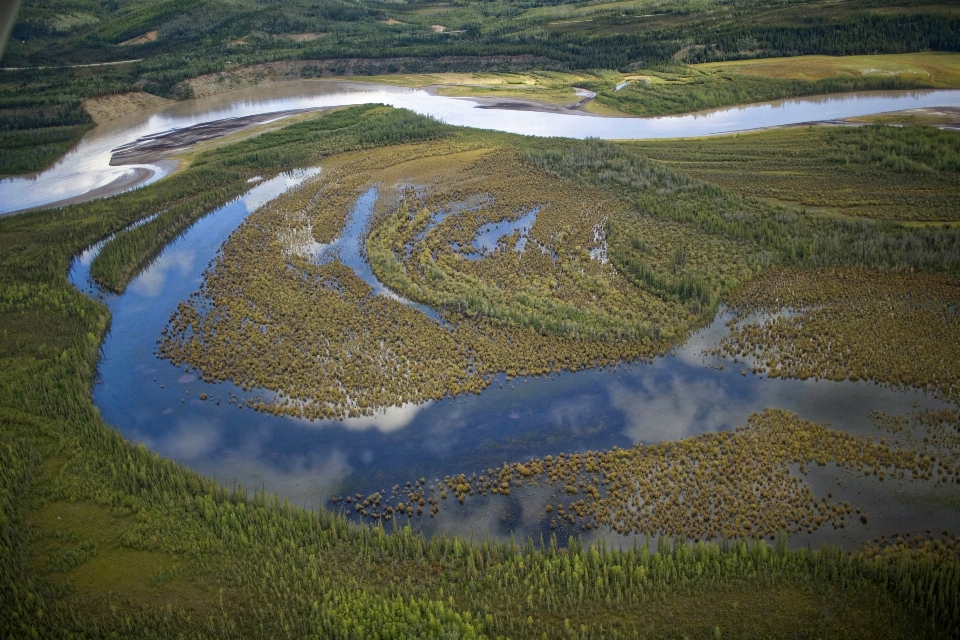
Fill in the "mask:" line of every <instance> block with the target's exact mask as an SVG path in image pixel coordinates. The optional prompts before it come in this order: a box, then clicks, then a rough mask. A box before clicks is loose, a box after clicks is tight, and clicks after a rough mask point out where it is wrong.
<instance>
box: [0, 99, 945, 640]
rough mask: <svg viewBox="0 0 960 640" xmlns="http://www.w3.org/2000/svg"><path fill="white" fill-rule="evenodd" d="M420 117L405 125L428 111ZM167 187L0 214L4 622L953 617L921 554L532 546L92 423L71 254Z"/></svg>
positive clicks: (813, 623) (87, 626)
mask: <svg viewBox="0 0 960 640" xmlns="http://www.w3.org/2000/svg"><path fill="white" fill-rule="evenodd" d="M390 117H391V116H390V115H389V114H386V115H384V113H383V110H379V109H369V108H355V109H351V110H345V111H344V112H341V114H340V115H339V116H337V118H340V120H339V122H340V124H341V125H342V126H341V127H334V129H337V128H339V129H346V130H347V131H346V133H345V134H344V135H347V134H349V135H350V136H353V139H354V140H355V141H360V142H361V143H363V144H369V145H375V144H382V143H385V142H391V141H396V140H390V139H384V138H379V139H378V138H376V137H370V138H368V139H364V137H363V136H362V135H361V134H362V131H361V130H362V126H361V124H362V122H363V121H364V119H365V118H369V119H370V120H371V121H372V123H374V124H376V123H377V122H378V118H380V119H381V120H380V122H381V123H384V122H389V118H390ZM392 117H396V118H401V119H403V118H409V116H404V115H402V114H401V115H399V116H392ZM327 118H331V116H324V117H323V118H320V119H319V120H318V121H317V122H321V121H323V120H325V119H327ZM382 118H387V120H386V121H384V120H382ZM334 120H336V118H334ZM329 122H330V121H329V120H328V121H327V123H328V125H329ZM351 123H352V124H351ZM414 125H416V122H411V123H410V126H408V127H405V128H403V131H407V132H408V133H409V132H410V131H411V128H412V129H413V130H414V131H416V130H421V131H429V130H430V127H431V126H433V125H429V122H422V124H421V125H419V127H418V126H414ZM351 127H353V128H354V129H353V132H352V133H351ZM330 129H331V127H329V126H327V130H326V131H323V132H320V131H317V142H311V143H310V144H311V145H313V144H321V142H319V141H320V140H321V139H323V138H325V137H330V136H331V131H330ZM373 131H374V132H377V131H381V128H378V127H377V126H374V127H373ZM303 133H304V129H302V128H301V129H296V130H294V131H289V130H285V131H281V132H278V133H275V134H265V135H264V136H262V137H261V138H258V139H256V140H255V141H252V142H246V143H242V144H239V145H235V146H233V147H226V148H224V149H221V150H218V151H216V152H212V153H211V155H210V156H209V157H208V158H207V165H206V166H209V165H212V164H215V163H218V162H219V163H222V166H225V167H234V169H233V170H235V171H236V172H238V173H241V174H244V175H245V174H246V173H247V172H251V173H252V172H254V171H260V170H262V168H263V166H264V165H265V164H267V163H269V162H274V163H276V164H272V165H269V166H274V167H279V166H281V165H282V164H283V163H284V162H288V161H289V162H291V163H295V162H298V161H300V160H302V159H303V158H310V157H312V156H311V155H310V153H309V150H307V151H304V150H298V148H297V147H296V144H297V141H298V140H302V138H303V136H302V134H303ZM285 136H286V137H285ZM283 140H286V141H287V142H288V144H289V145H291V152H290V153H289V154H286V153H285V152H284V147H283V145H281V144H280V143H281V142H282V141H283ZM195 166H196V163H195ZM199 166H200V167H202V166H205V165H204V164H202V163H201V164H200V165H199ZM182 175H183V176H184V177H183V178H181V180H183V181H184V182H181V183H177V184H181V185H186V186H189V185H190V182H189V180H191V179H192V178H193V177H195V176H201V175H202V172H201V171H200V169H199V168H193V167H192V168H191V169H189V170H187V171H185V172H184V173H183V174H182ZM221 197H223V198H226V197H228V194H226V193H224V194H221ZM163 203H166V204H174V203H175V194H173V193H172V192H171V191H170V190H169V188H168V186H167V181H160V182H158V183H155V184H153V185H150V186H147V187H144V188H143V189H140V190H137V191H134V192H131V193H127V194H123V195H120V196H117V197H116V198H113V199H108V200H103V201H95V202H92V203H87V204H83V205H76V206H71V207H66V208H64V209H61V210H57V211H43V212H36V213H29V214H23V215H18V216H15V217H12V218H4V219H3V220H0V332H2V333H0V335H2V339H0V434H2V444H0V627H2V630H3V631H4V635H6V636H10V637H70V636H74V637H88V638H97V637H138V638H153V637H157V638H161V637H162V638H168V637H176V636H179V635H183V636H184V637H208V638H234V637H235V638H254V637H306V636H310V637H324V638H348V637H371V638H373V637H382V638H396V637H417V638H425V637H426V638H428V637H437V638H439V637H454V636H457V637H462V638H471V637H483V636H486V637H497V636H503V637H516V638H526V637H543V636H546V637H548V638H561V637H563V638H567V637H585V638H591V637H592V638H599V637H605V638H617V637H633V636H635V635H637V634H638V633H644V634H646V635H648V636H649V637H679V636H689V637H695V638H708V637H718V636H719V637H744V636H749V637H757V636H761V637H790V638H794V637H810V638H814V637H826V636H839V637H863V638H867V637H870V638H898V637H916V636H917V635H923V636H925V637H937V636H938V635H939V636H942V637H950V636H951V635H953V634H955V630H956V629H957V628H958V621H960V598H958V595H957V594H960V569H958V565H957V564H956V563H951V562H947V563H937V564H934V563H933V562H931V561H930V560H929V559H928V557H927V556H925V555H923V554H922V553H920V552H909V551H903V552H902V553H898V554H895V555H888V556H882V557H878V558H868V557H866V556H863V555H860V554H855V555H852V556H847V555H845V554H843V553H842V552H840V551H838V550H829V549H828V550H823V551H813V552H811V551H806V550H798V551H788V550H787V549H786V545H785V541H780V542H779V543H778V544H777V545H776V546H769V545H767V544H764V543H750V542H736V543H724V544H705V545H704V544H698V545H692V544H689V543H688V544H681V543H679V542H676V543H673V544H670V543H668V542H667V541H665V540H661V544H660V545H659V547H660V548H659V552H658V553H650V551H649V550H648V549H647V548H645V547H640V548H637V549H631V550H625V551H615V550H610V549H605V548H603V547H602V546H601V547H593V548H589V549H585V548H583V547H582V546H581V545H580V544H579V543H578V542H577V541H576V540H570V541H569V543H568V545H567V546H566V548H565V549H558V548H557V547H556V545H554V544H552V543H551V542H550V541H547V542H546V543H545V544H544V545H543V549H542V550H537V549H536V548H535V547H536V546H539V545H534V544H533V543H532V542H528V543H524V544H521V545H512V544H508V543H495V542H483V543H477V542H468V541H465V540H460V539H453V538H448V537H437V538H435V539H433V540H431V541H426V540H424V539H423V538H421V537H419V536H417V535H415V534H413V533H411V532H410V531H409V530H400V531H398V532H396V533H388V532H384V531H382V530H380V529H378V528H369V527H358V526H355V525H351V524H349V523H348V522H347V521H346V519H345V518H343V517H342V516H337V515H334V514H332V513H330V512H327V511H316V512H309V511H305V510H301V509H298V508H293V507H290V506H289V505H286V504H283V503H281V502H279V501H278V500H276V499H275V498H273V497H272V496H268V495H263V494H259V493H256V494H254V495H250V494H249V493H248V492H246V491H245V490H243V489H242V488H239V487H238V488H235V489H234V490H229V489H227V488H225V487H223V486H221V485H218V484H216V483H215V482H212V481H210V480H207V479H205V478H203V477H201V476H199V475H198V474H196V473H194V472H192V471H190V470H188V469H185V468H182V467H180V466H178V465H176V464H175V463H173V462H171V461H169V460H165V459H163V458H161V457H159V456H157V455H155V454H152V453H150V452H148V451H147V450H146V448H145V447H143V446H142V445H140V446H135V445H133V444H132V443H129V442H127V441H125V440H124V439H123V438H122V437H121V436H120V435H119V434H118V433H117V432H116V431H114V430H113V429H112V428H111V427H110V426H109V425H106V424H104V423H103V422H102V420H101V418H100V415H99V413H98V412H97V410H96V408H95V407H94V405H93V403H92V400H91V397H90V388H91V385H92V383H93V378H94V371H95V367H96V362H97V359H98V348H99V345H100V341H101V340H102V339H103V337H104V335H105V333H106V331H107V327H108V326H109V313H108V310H107V308H106V307H105V306H104V305H103V304H102V303H100V302H96V301H94V300H91V299H89V298H87V297H86V296H84V295H82V294H81V293H79V292H78V291H76V290H75V289H73V288H72V287H71V286H70V284H69V283H68V281H67V279H66V271H67V266H68V263H69V259H70V257H71V256H72V255H74V254H76V253H77V252H78V251H80V250H81V249H82V248H84V247H85V246H87V245H89V244H90V243H92V242H94V241H95V240H97V239H99V238H102V237H105V236H106V235H108V234H110V233H113V232H116V231H119V230H120V229H122V228H123V227H124V226H125V225H127V224H129V223H131V222H133V221H135V220H137V219H139V218H141V217H142V216H144V215H147V214H148V213H150V212H151V211H152V210H153V209H151V207H150V206H146V205H148V204H153V205H161V204H163ZM213 204H214V203H212V202H211V203H210V206H213ZM56 518H60V520H57V519H56ZM51 559H52V561H51ZM40 567H44V568H43V569H41V568H40Z"/></svg>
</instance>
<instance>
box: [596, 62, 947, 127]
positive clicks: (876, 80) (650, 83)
mask: <svg viewBox="0 0 960 640" xmlns="http://www.w3.org/2000/svg"><path fill="white" fill-rule="evenodd" d="M680 53H684V52H683V51H681V52H678V58H677V59H678V60H680V59H683V57H682V56H680V55H679V54H680ZM626 79H628V80H630V82H629V84H627V85H625V86H622V87H621V88H620V89H619V90H618V89H617V88H616V86H614V85H612V84H611V83H610V82H609V81H608V82H598V83H596V84H587V85H586V86H587V87H589V88H591V89H594V90H595V91H597V97H596V102H597V103H598V104H600V105H602V106H604V107H607V108H608V109H613V110H617V111H620V112H622V113H625V114H631V115H638V116H655V115H663V114H668V113H683V112H688V111H699V110H702V109H710V108H715V107H724V106H729V105H735V104H747V103H752V102H767V101H770V100H781V99H784V98H795V97H800V96H813V95H821V94H829V93H842V92H848V91H868V90H883V89H943V88H955V87H958V86H960V54H956V53H937V52H935V53H910V54H894V55H868V56H797V57H791V58H768V59H762V60H738V61H727V62H713V63H705V64H698V65H684V64H680V63H675V64H672V65H667V64H661V65H658V66H656V67H654V68H651V69H642V70H637V71H636V72H635V73H634V74H628V75H627V76H626ZM617 82H618V83H619V82H621V81H620V80H618V81H617Z"/></svg>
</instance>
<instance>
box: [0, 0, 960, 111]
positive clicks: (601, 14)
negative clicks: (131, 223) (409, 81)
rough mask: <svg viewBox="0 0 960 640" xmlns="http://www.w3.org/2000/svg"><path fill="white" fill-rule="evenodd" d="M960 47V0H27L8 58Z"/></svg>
mask: <svg viewBox="0 0 960 640" xmlns="http://www.w3.org/2000/svg"><path fill="white" fill-rule="evenodd" d="M958 48H960V7H957V6H956V4H955V3H951V2H948V1H940V2H938V1H937V0H926V1H925V0H917V1H916V2H911V1H910V0H873V1H871V2H867V1H864V0H851V1H845V2H839V3H837V2H820V3H817V2H812V3H806V2H803V3H801V2H793V1H791V0H786V1H784V0H759V1H757V2H736V3H730V2H709V1H707V2H705V1H703V0H679V1H677V2H670V3H667V2H663V1H662V0H639V1H629V2H613V3H609V2H607V3H603V4H597V3H591V2H581V3H565V2H562V1H561V2H550V1H546V2H542V1H541V2H533V1H529V0H493V1H482V2H481V1H477V0H462V1H459V2H455V3H436V2H407V3H376V2H361V1H356V0H353V1H350V0H289V1H287V0H284V1H283V2H279V1H274V0H266V1H265V0H229V1H227V0H146V1H143V0H27V1H26V2H24V5H23V7H22V8H21V11H20V15H19V17H18V20H17V23H16V25H15V27H14V31H13V37H12V39H11V44H10V47H9V50H8V51H7V53H6V54H5V56H4V58H3V61H2V64H3V66H5V67H32V66H47V65H61V64H89V63H97V62H108V61H117V60H129V59H147V60H149V61H151V63H150V64H148V65H146V67H145V68H144V69H143V71H144V73H145V75H146V77H148V78H150V79H151V81H152V82H154V83H155V84H158V85H161V86H157V87H156V88H155V89H154V91H157V90H159V92H161V93H162V92H163V89H164V88H166V89H169V88H170V87H171V86H173V84H175V83H176V82H177V81H179V80H181V79H182V78H183V77H184V76H185V75H190V76H195V75H199V74H201V73H206V72H210V71H214V70H218V69H222V68H224V67H225V66H227V64H228V63H229V64H238V63H243V64H250V63H256V62H264V61H269V60H279V59H311V60H335V59H355V58H362V59H388V58H390V59H395V61H394V62H393V63H392V65H393V66H392V67H391V68H385V69H383V70H380V71H387V72H389V71H400V70H405V71H412V70H431V69H430V68H431V67H436V66H438V65H443V64H444V60H443V59H444V58H448V60H446V66H450V64H449V63H450V60H449V58H456V59H457V61H458V62H457V64H458V65H459V66H460V67H463V70H468V69H467V67H470V66H471V64H473V65H474V66H475V65H476V64H478V62H477V61H476V60H473V61H472V62H471V60H470V59H471V58H472V59H476V58H483V57H496V58H498V59H499V60H501V61H503V60H509V59H510V58H511V57H513V58H515V57H518V56H522V57H524V58H525V59H526V63H527V65H528V66H541V67H542V66H552V67H561V68H569V69H588V68H605V69H621V70H624V69H626V68H629V67H630V66H645V65H649V64H651V63H655V62H657V61H661V60H668V59H671V58H674V57H680V58H683V59H685V60H686V61H687V62H698V61H706V60H723V59H737V58H751V57H771V56H784V55H801V54H817V53H819V54H829V55H850V54H862V53H899V52H907V51H924V50H935V51H956V50H958ZM531 57H533V58H534V59H533V60H532V59H531ZM410 59H416V60H417V61H418V62H417V63H416V64H414V63H412V62H411V60H410ZM401 67H402V68H401ZM412 67H419V68H412ZM171 69H176V70H177V72H176V73H174V74H170V73H164V71H165V70H171ZM445 69H446V67H445ZM446 70H449V69H446ZM175 76H178V77H175Z"/></svg>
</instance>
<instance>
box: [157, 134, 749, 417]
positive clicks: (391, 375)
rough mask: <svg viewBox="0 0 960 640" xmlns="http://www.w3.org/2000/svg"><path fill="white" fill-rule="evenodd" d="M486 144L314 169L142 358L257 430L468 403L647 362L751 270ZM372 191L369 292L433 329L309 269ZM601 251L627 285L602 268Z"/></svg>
mask: <svg viewBox="0 0 960 640" xmlns="http://www.w3.org/2000/svg"><path fill="white" fill-rule="evenodd" d="M490 142H496V140H494V139H487V140H483V139H481V138H480V137H477V136H474V135H468V134H462V135H460V136H459V137H450V138H446V139H444V140H443V141H439V142H437V141H435V142H426V143H423V144H417V145H409V146H401V147H391V148H388V149H384V150H382V151H376V152H374V151H365V152H364V153H363V154H347V155H344V156H342V157H332V158H330V159H329V160H328V161H327V162H326V163H325V164H324V171H323V172H322V174H321V175H320V176H319V177H318V178H317V179H316V180H314V181H312V182H310V183H308V184H306V185H304V186H302V187H300V188H299V189H298V190H296V191H295V192H293V193H291V194H288V195H286V196H284V197H282V198H280V199H278V200H277V201H275V202H274V203H272V204H271V205H270V206H267V207H264V208H263V209H261V210H260V211H257V212H255V213H254V214H252V215H251V217H250V218H249V219H248V221H247V223H246V224H244V225H243V226H242V227H241V228H240V229H239V230H238V231H237V232H236V233H235V234H234V235H233V236H232V237H231V239H230V240H229V241H228V242H227V244H226V245H225V247H224V248H223V250H222V253H221V255H220V256H219V257H218V258H217V261H216V263H215V264H214V265H213V267H212V268H211V269H210V270H209V271H208V272H207V273H206V275H205V284H204V287H203V289H202V290H201V291H200V292H198V294H197V295H195V296H193V297H192V298H191V300H189V301H187V302H185V303H182V304H181V305H180V307H179V309H178V311H177V313H176V314H175V315H174V316H173V317H172V318H171V323H170V326H169V327H168V330H167V332H166V334H165V336H164V339H163V341H162V344H161V345H160V349H159V354H160V355H161V356H162V357H165V358H169V359H170V360H171V361H173V362H174V363H175V364H178V365H189V366H192V367H195V368H197V369H198V370H199V371H200V373H201V375H202V376H203V378H204V379H206V380H210V381H213V380H227V379H230V380H233V381H235V382H237V383H238V384H240V385H241V386H242V387H244V388H253V387H259V388H265V389H269V390H271V391H275V392H277V393H278V394H279V395H278V396H277V397H275V398H272V399H252V400H249V401H248V402H249V404H250V405H251V406H253V407H254V408H256V409H258V410H266V411H269V412H273V413H283V414H291V415H299V416H305V417H310V418H342V417H348V416H356V415H363V414H369V413H372V412H375V411H378V410H382V409H385V408H387V407H389V406H393V405H399V404H402V403H404V402H423V401H425V400H431V399H438V398H441V397H443V396H445V395H456V394H459V393H472V392H478V391H480V390H481V389H483V388H484V387H486V386H487V385H488V384H489V383H490V380H491V378H492V375H493V374H496V373H501V372H503V373H506V374H507V375H508V376H518V375H543V374H547V373H550V372H554V371H560V370H573V371H576V370H578V369H583V368H591V367H595V366H604V365H609V364H614V363H617V362H621V361H624V360H637V359H646V358H650V357H652V356H654V355H657V354H662V353H663V352H664V351H665V350H666V349H667V348H668V347H669V346H670V345H673V344H676V343H677V342H678V341H679V340H681V339H682V338H683V337H684V336H685V335H687V334H688V333H689V332H690V330H691V329H693V328H695V327H697V326H699V324H701V323H703V322H704V321H706V320H707V319H709V318H710V317H711V316H712V313H713V309H714V308H715V304H716V302H717V300H718V299H719V297H720V294H721V293H722V292H723V291H724V290H726V289H729V288H732V287H733V286H735V285H736V284H737V283H739V282H742V281H745V280H746V279H749V278H750V277H752V275H753V274H754V273H755V271H756V269H758V268H759V267H758V266H757V265H752V264H751V261H750V259H749V258H750V250H749V248H748V245H747V243H744V242H736V241H731V240H727V239H724V238H722V237H719V236H715V235H710V234H707V233H704V232H702V231H699V230H697V229H690V228H689V227H686V226H684V225H681V224H678V223H674V222H671V221H668V220H659V219H657V218H655V217H652V216H636V215H634V214H633V213H632V211H631V208H630V205H629V203H623V202H619V201H617V200H615V199H612V198H609V197H607V196H605V195H604V193H603V192H602V191H601V190H600V189H598V188H596V187H592V186H589V185H585V184H580V185H577V186H571V185H568V184H565V183H564V181H563V180H561V179H559V178H557V177H553V176H550V175H547V174H545V173H544V172H542V171H540V170H538V169H537V168H535V167H534V166H531V164H530V163H529V161H527V160H524V159H523V158H522V157H521V154H520V153H519V152H518V150H517V149H516V148H515V147H514V145H515V144H517V142H518V139H517V138H515V137H503V138H502V139H501V142H500V143H499V145H496V146H490ZM517 176H523V179H518V177H517ZM373 185H377V188H378V193H379V200H378V204H377V210H376V214H375V216H374V220H373V224H372V229H371V230H370V233H369V238H368V239H367V241H366V254H367V257H368V258H369V262H370V266H371V268H372V271H373V273H374V274H375V275H376V276H377V277H378V278H379V280H380V282H382V283H383V284H384V285H386V286H387V287H389V288H390V289H391V290H392V291H394V292H395V293H397V294H399V295H401V296H404V297H406V298H408V299H410V300H414V301H416V302H420V303H423V304H425V305H428V306H430V307H432V308H434V309H436V310H438V311H439V312H440V313H441V314H442V316H443V320H444V322H443V323H438V322H436V321H434V320H432V319H430V318H429V317H428V316H427V315H425V314H423V313H422V312H420V311H418V310H416V309H413V308H410V307H408V306H405V305H404V304H403V303H402V302H400V301H397V300H394V299H392V298H391V297H389V296H374V295H372V290H371V287H370V285H368V284H366V283H365V282H363V281H362V280H361V279H360V278H358V277H357V275H356V274H355V273H354V272H353V271H352V270H351V269H350V268H348V267H346V266H344V265H343V263H342V262H340V260H339V259H337V258H336V257H334V258H333V259H331V260H328V261H320V263H319V264H318V263H317V262H318V261H317V260H316V259H315V258H316V256H314V255H312V254H311V252H310V247H311V246H312V245H317V246H320V245H324V244H327V243H330V242H331V241H333V240H334V239H335V238H336V237H337V236H338V235H339V234H340V232H341V231H340V230H341V228H342V227H343V225H344V224H345V221H346V218H347V214H348V212H349V210H350V208H351V207H352V206H353V203H354V202H355V201H356V199H357V198H358V196H360V194H361V193H363V192H365V191H366V190H367V189H369V188H371V187H372V186H373ZM471 203H472V204H471ZM524 217H529V218H531V222H530V223H529V229H527V230H526V231H524V230H521V229H515V230H513V231H512V232H505V233H504V235H503V237H500V238H498V239H492V240H491V241H490V242H491V244H490V246H489V247H487V249H488V250H483V251H481V250H478V249H477V248H475V247H474V246H473V243H474V241H475V238H478V237H479V236H480V235H481V234H482V233H483V230H484V228H486V227H489V226H490V225H491V224H502V223H504V222H507V223H509V222H517V221H518V219H520V218H524ZM534 217H535V220H533V218H534ZM608 233H609V234H610V237H611V238H612V240H611V241H610V247H609V251H610V253H611V256H612V257H613V260H614V263H617V261H618V260H621V259H622V260H623V261H624V263H625V264H626V266H627V270H626V277H625V276H624V275H621V273H620V272H619V271H618V270H617V269H616V268H614V265H613V264H611V263H610V262H609V261H608V260H607V251H608V246H607V245H608V240H607V235H608ZM641 237H642V238H643V240H642V241H641V240H639V239H638V238H641ZM621 245H629V246H625V247H624V246H621ZM617 264H618V266H619V263H617Z"/></svg>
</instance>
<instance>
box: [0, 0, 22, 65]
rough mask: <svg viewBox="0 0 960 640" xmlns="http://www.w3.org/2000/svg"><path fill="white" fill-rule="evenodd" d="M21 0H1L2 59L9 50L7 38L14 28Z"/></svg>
mask: <svg viewBox="0 0 960 640" xmlns="http://www.w3.org/2000/svg"><path fill="white" fill-rule="evenodd" d="M19 8H20V0H0V61H2V60H3V54H4V52H5V51H6V50H7V40H8V39H9V38H10V32H11V31H12V30H13V21H14V20H16V19H17V9H19Z"/></svg>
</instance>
